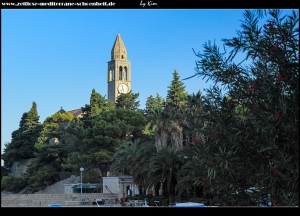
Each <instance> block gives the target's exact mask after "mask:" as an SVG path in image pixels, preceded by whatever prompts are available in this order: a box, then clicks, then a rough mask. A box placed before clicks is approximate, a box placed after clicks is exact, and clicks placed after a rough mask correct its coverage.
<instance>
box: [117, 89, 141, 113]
mask: <svg viewBox="0 0 300 216" xmlns="http://www.w3.org/2000/svg"><path fill="white" fill-rule="evenodd" d="M138 97H139V93H136V94H134V93H133V92H131V91H130V92H128V93H126V94H120V95H119V97H118V98H117V101H116V107H117V108H121V109H129V110H137V109H138V108H139V106H140V102H139V101H137V98H138Z"/></svg>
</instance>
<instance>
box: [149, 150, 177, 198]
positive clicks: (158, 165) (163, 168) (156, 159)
mask: <svg viewBox="0 0 300 216" xmlns="http://www.w3.org/2000/svg"><path fill="white" fill-rule="evenodd" d="M181 165H182V158H180V154H179V151H177V150H176V149H174V148H172V147H171V146H167V147H165V148H162V149H160V150H159V151H158V152H157V153H156V155H154V156H153V157H152V158H151V160H150V172H149V176H148V178H149V182H151V183H152V185H154V186H155V185H157V184H159V183H162V184H163V185H164V186H165V189H166V191H165V193H164V194H167V195H168V196H169V200H170V198H171V195H175V185H176V184H177V178H176V177H177V172H178V170H179V169H180V167H181Z"/></svg>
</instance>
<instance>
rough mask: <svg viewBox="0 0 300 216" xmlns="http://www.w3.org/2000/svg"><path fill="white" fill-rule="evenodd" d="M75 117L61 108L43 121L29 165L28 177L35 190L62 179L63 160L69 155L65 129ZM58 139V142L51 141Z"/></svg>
mask: <svg viewBox="0 0 300 216" xmlns="http://www.w3.org/2000/svg"><path fill="white" fill-rule="evenodd" d="M72 119H73V115H72V114H70V113H69V112H65V111H63V110H60V111H58V112H56V113H54V114H53V115H51V116H50V117H47V118H46V120H45V121H44V122H43V126H42V130H41V132H40V134H39V137H38V139H37V142H36V143H35V145H34V154H35V157H34V159H33V160H32V161H31V163H30V164H29V165H28V168H27V170H26V174H25V176H26V179H27V180H28V183H29V185H30V186H31V188H32V190H33V191H37V190H41V189H44V188H46V187H47V186H48V185H50V184H53V183H55V182H57V181H60V180H61V176H62V175H61V174H62V173H63V171H64V169H63V167H62V162H63V161H64V160H65V159H66V157H67V149H68V148H67V147H68V146H67V145H66V144H65V140H64V136H63V134H64V131H65V129H66V128H67V127H68V126H69V124H70V122H71V121H72ZM50 139H57V141H58V142H57V143H55V142H54V143H51V142H49V141H50Z"/></svg>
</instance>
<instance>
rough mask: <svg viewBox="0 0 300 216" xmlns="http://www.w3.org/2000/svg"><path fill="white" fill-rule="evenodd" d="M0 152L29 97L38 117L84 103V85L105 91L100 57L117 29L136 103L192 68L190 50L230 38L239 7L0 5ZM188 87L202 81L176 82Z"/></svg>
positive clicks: (197, 86)
mask: <svg viewBox="0 0 300 216" xmlns="http://www.w3.org/2000/svg"><path fill="white" fill-rule="evenodd" d="M1 12H2V17H1V18H2V23H1V24H2V29H1V33H2V35H1V37H2V44H1V46H2V50H1V57H2V69H1V71H2V73H1V87H2V89H1V93H2V95H1V111H2V113H1V117H2V118H1V150H2V151H1V152H3V148H4V143H6V142H10V141H11V133H12V132H13V131H14V130H17V129H18V127H19V122H20V119H21V117H22V114H23V113H24V112H28V111H29V110H30V108H31V105H32V102H33V101H35V102H36V103H37V110H38V114H39V116H40V122H43V121H44V120H45V119H46V117H48V116H50V115H52V114H54V113H55V112H57V111H58V110H59V109H60V107H61V106H62V107H63V108H64V109H65V110H67V111H68V110H73V109H78V108H80V107H83V106H84V105H85V104H88V103H89V99H90V94H91V92H92V89H93V88H95V90H96V91H97V92H99V93H100V94H102V95H107V62H108V61H110V52H111V49H112V46H113V43H114V41H115V38H116V36H117V34H118V33H120V34H121V37H122V39H123V42H124V44H125V46H126V49H127V54H128V59H129V60H130V61H131V62H132V63H131V64H132V80H131V81H132V89H133V92H134V93H137V92H139V93H140V96H139V100H140V105H141V107H140V108H144V107H145V102H146V99H147V97H148V96H150V95H155V94H156V93H158V94H160V95H161V96H163V97H164V98H165V97H166V95H167V89H168V88H167V87H168V86H169V85H170V83H171V80H172V73H173V71H174V69H176V70H177V71H178V73H179V75H180V77H181V78H186V77H189V76H191V75H193V74H194V73H195V70H194V69H195V60H196V59H197V58H196V56H195V55H194V53H193V51H192V48H193V49H194V50H195V51H197V52H198V51H200V50H202V45H203V43H204V42H206V41H208V40H212V41H214V40H215V41H216V42H218V43H219V42H220V40H221V39H222V38H230V37H232V36H235V31H236V30H237V29H239V26H240V20H243V12H244V10H221V9H216V10H200V9H199V10H198V9H197V10H180V9H178V10H153V9H151V10H146V9H142V10H137V9H134V10H125V9H118V10H116V9H113V10H106V9H105V10H97V9H95V10H94V9H93V10H83V9H66V10H65V9H48V10H45V9H43V10H39V9H26V10H9V9H8V10H2V11H1ZM183 82H184V84H185V85H186V90H187V91H188V92H189V93H196V92H197V91H199V90H201V91H202V92H203V88H207V87H208V85H209V84H207V83H205V81H204V80H202V79H200V78H193V79H190V80H186V81H183Z"/></svg>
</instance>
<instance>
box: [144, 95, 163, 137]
mask: <svg viewBox="0 0 300 216" xmlns="http://www.w3.org/2000/svg"><path fill="white" fill-rule="evenodd" d="M163 109H164V99H163V98H162V97H161V96H160V95H159V94H156V96H155V97H153V96H152V95H150V96H149V97H148V98H147V100H146V108H145V116H146V119H147V122H148V124H147V125H146V128H145V130H144V133H145V134H146V135H151V136H153V135H154V132H155V128H156V127H157V124H158V120H159V116H160V115H161V114H162V112H163Z"/></svg>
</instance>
